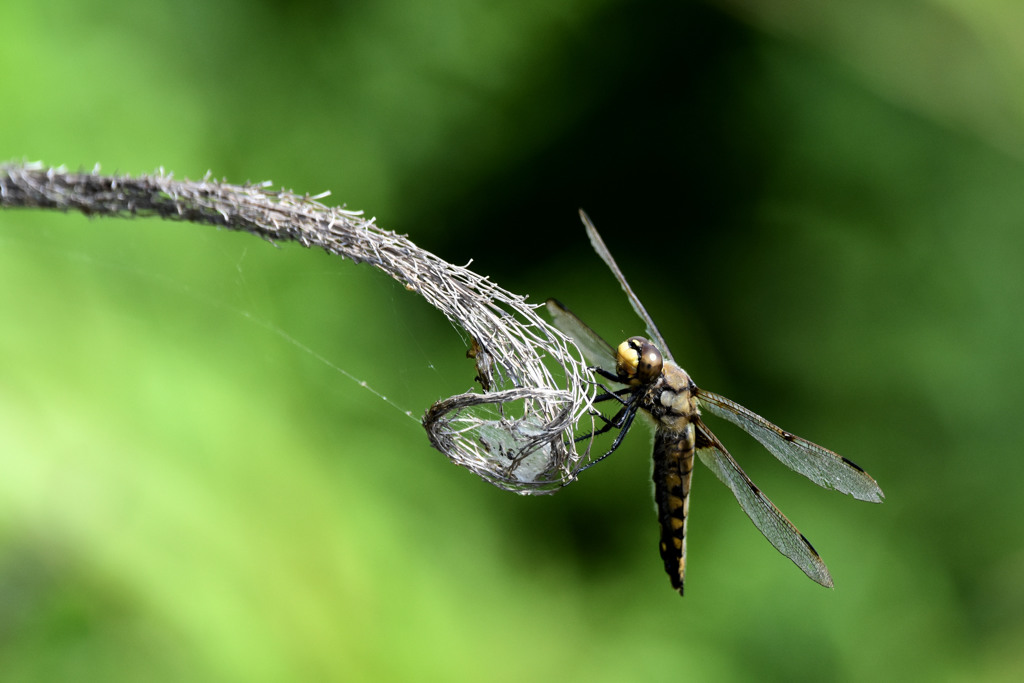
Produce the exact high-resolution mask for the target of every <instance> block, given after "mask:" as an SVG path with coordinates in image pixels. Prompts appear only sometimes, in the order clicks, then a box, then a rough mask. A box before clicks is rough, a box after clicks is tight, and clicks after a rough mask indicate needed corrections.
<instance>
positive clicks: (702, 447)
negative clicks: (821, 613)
mask: <svg viewBox="0 0 1024 683" xmlns="http://www.w3.org/2000/svg"><path fill="white" fill-rule="evenodd" d="M696 428H697V434H696V449H697V457H699V458H700V461H701V462H702V463H704V464H705V465H706V466H707V468H708V469H709V470H711V471H712V472H714V473H715V476H716V477H718V478H719V479H721V480H722V483H724V484H725V485H726V486H728V487H729V488H730V489H731V490H732V493H733V495H734V496H736V500H737V501H738V502H739V504H740V507H741V508H743V511H744V512H745V513H747V517H750V520H751V521H752V522H753V523H754V526H756V527H757V528H758V530H759V531H760V532H761V533H762V534H764V537H765V538H767V539H768V541H769V542H770V543H771V544H772V545H773V546H775V548H776V550H778V551H779V552H780V553H782V554H783V555H785V556H786V557H788V558H789V559H791V560H792V561H793V563H794V564H796V566H798V567H800V569H801V570H802V571H803V572H804V574H807V576H808V577H810V578H811V579H812V580H814V581H816V582H817V583H820V584H821V585H822V586H825V587H826V588H832V577H831V576H830V575H829V573H828V568H827V567H826V566H825V562H824V561H823V560H822V559H821V556H820V555H818V552H817V551H816V550H815V549H814V546H812V545H811V544H810V542H809V541H808V540H807V539H806V538H805V537H804V535H803V534H801V533H800V531H799V530H797V528H796V527H795V526H793V523H792V522H790V521H789V520H788V519H786V516H785V515H784V514H782V513H781V512H780V511H779V509H778V508H777V507H775V505H774V504H773V503H772V502H771V501H770V500H768V497H767V496H765V495H764V494H763V493H761V490H760V489H759V488H757V486H755V485H754V482H752V481H750V477H748V476H747V475H746V473H745V472H744V471H743V470H742V469H740V466H739V465H738V464H737V463H736V461H735V460H733V458H732V456H731V455H729V451H727V450H726V449H725V446H723V445H722V442H721V441H719V440H718V439H717V438H716V437H715V435H714V434H712V433H711V430H710V429H708V428H707V426H706V425H705V424H704V423H702V422H701V421H700V420H696Z"/></svg>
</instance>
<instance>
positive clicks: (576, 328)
mask: <svg viewBox="0 0 1024 683" xmlns="http://www.w3.org/2000/svg"><path fill="white" fill-rule="evenodd" d="M547 308H548V313H549V314H550V315H551V320H552V321H553V322H554V323H555V327H557V328H558V329H560V330H561V331H562V332H564V333H565V334H567V335H568V336H569V337H571V338H572V340H573V341H574V342H576V346H578V347H580V350H581V351H582V352H583V355H584V356H585V357H586V359H587V362H588V363H591V364H593V365H596V366H597V367H599V368H603V369H605V370H607V371H608V372H611V373H614V372H615V349H613V348H612V345H611V344H609V343H608V342H606V341H605V340H604V339H602V338H601V337H600V336H599V335H598V334H597V332H594V331H593V330H592V329H590V326H589V325H587V324H586V323H585V322H583V321H582V320H580V319H579V318H577V317H576V314H575V313H573V312H572V311H570V310H569V309H568V308H566V307H565V306H563V305H562V302H561V301H558V300H557V299H548V300H547Z"/></svg>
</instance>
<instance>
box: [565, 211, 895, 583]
mask: <svg viewBox="0 0 1024 683" xmlns="http://www.w3.org/2000/svg"><path fill="white" fill-rule="evenodd" d="M580 217H581V218H582V219H583V223H584V225H585V227H586V229H587V234H588V236H589V237H590V241H591V243H592V244H593V246H594V249H595V251H597V253H598V255H599V256H600V257H601V259H602V260H603V261H604V262H605V263H606V264H607V265H608V267H609V268H610V269H611V271H612V273H613V274H614V275H615V278H616V279H617V280H618V282H619V284H620V285H621V286H622V289H623V290H624V291H625V293H626V297H627V298H628V299H629V302H630V304H631V305H632V306H633V310H634V311H636V313H637V315H638V316H639V317H640V319H641V320H643V322H644V323H645V325H646V328H647V334H648V335H649V337H650V338H649V339H648V338H644V337H630V338H629V339H626V340H625V341H623V342H622V343H621V344H619V346H618V347H612V345H611V344H609V343H608V342H606V341H605V340H604V339H602V338H601V337H600V336H598V334H597V333H596V332H594V331H593V330H592V329H591V328H590V327H589V326H587V324H586V323H584V322H583V321H582V320H580V319H579V318H578V317H576V316H575V315H574V314H573V313H572V312H570V311H569V310H568V309H567V308H566V307H565V306H563V305H562V304H561V303H560V302H559V301H557V300H555V299H548V301H547V304H546V305H547V309H548V312H549V313H550V315H551V317H552V320H553V321H554V324H555V326H556V327H558V328H559V329H560V330H561V331H562V332H564V333H565V334H567V335H568V336H569V337H571V338H572V339H573V340H574V341H575V342H576V345H577V346H578V347H579V348H580V350H581V351H583V354H584V356H585V357H586V359H587V362H589V363H593V364H594V365H593V367H591V368H589V369H590V370H591V371H592V372H593V373H594V374H595V375H597V376H600V377H601V378H603V379H605V380H608V381H609V382H613V383H615V384H616V385H623V388H621V389H616V390H612V389H609V388H607V387H605V386H604V385H600V386H601V389H602V390H603V393H600V394H598V395H597V396H596V398H595V401H615V402H617V403H618V404H619V406H620V407H619V410H618V412H617V413H616V414H615V415H613V416H612V417H610V418H609V417H605V416H604V415H603V414H601V413H598V415H597V416H598V417H600V418H601V419H603V420H604V425H603V426H601V427H599V428H597V429H596V430H594V431H593V432H592V433H591V434H587V435H585V436H583V437H580V439H587V438H590V437H591V436H595V435H598V434H602V433H605V432H608V431H611V430H613V429H617V430H618V433H617V434H616V436H615V439H614V441H613V442H612V444H611V447H610V448H609V449H608V451H607V452H606V453H604V454H603V455H601V456H600V457H598V458H595V459H594V460H592V461H591V462H590V463H589V464H588V465H587V467H591V466H593V465H595V464H597V463H598V462H599V461H601V460H603V459H604V458H607V457H608V456H609V455H611V454H612V453H613V452H614V451H615V450H616V449H617V448H618V447H619V446H620V444H621V443H622V440H623V438H624V437H625V436H626V433H627V432H628V431H629V428H630V426H632V424H633V421H634V419H635V418H636V416H637V414H638V413H641V412H642V413H646V414H647V415H648V416H649V417H650V418H651V419H652V420H653V421H654V424H655V432H654V453H653V459H654V474H653V478H654V497H655V503H656V505H657V509H658V523H659V525H660V527H661V538H660V546H659V549H660V551H661V558H662V560H663V561H664V563H665V571H666V572H667V573H668V576H669V579H670V580H671V583H672V587H673V588H675V589H676V590H677V591H679V594H680V595H682V594H683V581H684V575H685V573H686V522H687V518H688V516H689V500H690V499H689V495H690V482H691V478H692V475H693V462H694V455H696V456H697V457H698V458H699V459H700V461H701V462H703V463H704V465H705V466H707V468H708V469H710V470H711V471H712V472H714V473H715V475H716V476H717V477H718V479H720V480H721V481H722V482H723V483H724V484H725V485H726V486H728V487H729V489H730V490H731V491H732V493H733V495H734V496H735V497H736V500H737V501H738V502H739V504H740V507H741V508H742V509H743V511H744V512H745V513H746V514H747V516H748V517H750V519H751V521H752V522H753V523H754V525H755V526H756V527H757V528H758V530H760V532H761V533H762V534H764V536H765V538H767V539H768V541H769V542H771V544H772V545H773V546H775V548H776V549H777V550H778V551H779V552H781V553H782V554H783V555H785V556H786V557H788V558H789V559H790V560H792V561H793V562H794V563H795V564H796V566H797V567H799V568H800V569H801V570H802V571H803V572H804V573H805V574H806V575H807V576H808V577H809V578H810V579H812V580H813V581H816V582H817V583H819V584H821V585H822V586H825V587H827V588H832V587H833V582H832V576H831V575H830V574H829V571H828V568H827V567H826V566H825V562H824V561H823V560H822V559H821V556H820V555H819V554H818V552H817V551H816V550H815V549H814V546H812V545H811V543H810V542H809V541H808V540H807V538H806V537H805V536H804V535H803V534H801V533H800V531H798V530H797V528H796V527H795V526H794V525H793V523H792V522H790V521H789V520H788V519H787V518H786V516H785V515H783V514H782V512H780V511H779V509H778V508H777V507H775V505H774V504H773V503H772V502H771V501H770V500H769V499H768V497H767V496H765V495H764V493H762V492H761V489H759V488H758V487H757V486H756V485H755V484H754V482H752V481H751V480H750V477H748V476H747V475H746V473H744V471H743V469H742V468H741V467H740V466H739V464H738V463H737V462H736V460H735V459H734V458H733V457H732V455H730V454H729V451H728V450H727V449H726V447H725V446H724V445H722V442H721V441H719V440H718V437H716V436H715V435H714V433H713V432H712V431H711V430H710V429H709V428H708V426H707V425H705V424H704V421H703V419H702V415H703V414H704V413H710V414H711V415H714V416H715V417H719V418H722V419H724V420H726V421H728V422H732V423H733V424H735V425H737V426H739V427H740V428H741V429H743V430H744V431H745V432H747V433H748V434H749V435H750V436H752V437H754V438H755V439H757V441H759V442H760V443H761V445H762V446H764V447H765V448H766V449H767V450H768V451H769V452H771V454H772V455H774V456H775V457H776V458H777V459H778V460H779V461H781V462H782V464H784V465H786V466H787V467H789V468H790V469H792V470H793V471H795V472H798V473H799V474H802V475H803V476H805V477H807V478H808V479H810V480H811V481H813V482H814V483H815V484H818V485H819V486H821V487H823V488H826V489H834V490H836V491H840V492H842V493H846V494H849V495H851V496H853V497H854V498H856V499H858V500H863V501H868V502H872V503H881V502H882V500H883V499H884V494H883V493H882V489H881V488H879V486H878V483H877V482H876V481H875V480H874V479H873V478H872V477H871V476H870V475H869V474H868V473H867V472H865V471H864V470H863V469H861V468H860V467H859V466H858V465H856V464H855V463H854V462H853V461H851V460H848V459H847V458H844V457H843V456H841V455H839V454H837V453H834V452H832V451H830V450H829V449H827V448H824V447H822V446H819V445H817V444H814V443H811V442H810V441H807V440H806V439H802V438H800V437H799V436H796V435H794V434H792V433H790V432H787V431H785V430H784V429H781V428H780V427H777V426H776V425H774V424H772V423H771V422H769V421H768V420H766V419H764V418H763V417H761V416H760V415H758V414H756V413H754V412H752V411H750V410H747V409H746V408H744V407H743V406H741V405H740V404H738V403H736V402H735V401H731V400H729V399H728V398H725V397H724V396H720V395H718V394H716V393H714V392H711V391H707V390H705V389H701V388H699V387H698V386H697V385H696V384H695V383H694V381H693V380H692V379H691V378H690V376H689V374H687V372H686V371H685V370H683V368H682V367H680V366H679V365H677V364H676V363H675V361H674V360H673V358H672V355H671V352H670V351H669V349H668V345H667V344H666V343H665V340H664V338H663V337H662V336H661V333H660V332H659V331H658V327H657V325H655V324H654V320H653V319H652V318H651V316H650V315H649V314H648V313H647V310H646V309H645V308H644V306H643V304H642V303H641V302H640V299H639V298H637V296H636V294H634V293H633V290H632V288H630V286H629V283H628V282H627V281H626V278H625V277H624V276H623V275H622V271H621V270H619V267H618V265H617V264H616V263H615V259H613V258H612V255H611V252H609V251H608V248H607V247H606V246H605V244H604V241H603V240H602V239H601V236H600V235H599V234H598V232H597V229H596V228H595V227H594V225H593V223H592V222H591V221H590V219H589V218H588V217H587V215H586V214H585V213H584V212H583V211H580ZM652 340H653V341H652ZM584 469H585V468H584Z"/></svg>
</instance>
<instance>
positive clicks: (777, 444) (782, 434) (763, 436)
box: [697, 389, 885, 503]
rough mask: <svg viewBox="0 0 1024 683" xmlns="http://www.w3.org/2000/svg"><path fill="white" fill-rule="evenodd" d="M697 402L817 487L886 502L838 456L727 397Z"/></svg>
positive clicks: (700, 394)
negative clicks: (758, 442) (741, 431)
mask: <svg viewBox="0 0 1024 683" xmlns="http://www.w3.org/2000/svg"><path fill="white" fill-rule="evenodd" d="M697 398H698V399H699V401H700V406H701V408H703V409H704V410H705V411H707V412H709V413H711V414H712V415H715V416H717V417H720V418H722V419H724V420H728V421H729V422H732V423H733V424H735V425H737V426H739V427H740V428H741V429H743V431H745V432H746V433H747V434H750V435H751V436H752V437H754V438H755V439H757V440H758V441H760V442H761V445H763V446H764V447H765V448H767V449H768V450H769V451H771V453H772V455H774V456H775V457H776V458H778V459H779V461H780V462H781V463H782V464H784V465H785V466H786V467H788V468H789V469H791V470H793V471H794V472H799V473H800V474H802V475H804V476H805V477H807V478H808V479H810V480H811V481H813V482H814V483H815V484H817V485H818V486H821V487H823V488H826V489H835V490H836V491H842V492H843V493H848V494H850V495H851V496H853V497H854V498H856V499H858V500H865V501H868V502H870V503H881V502H882V499H883V498H885V494H883V493H882V489H881V488H879V486H878V482H876V481H875V480H874V479H872V478H871V476H870V475H869V474H868V473H867V472H865V471H864V470H862V469H861V468H860V467H858V466H857V465H856V464H855V463H854V462H852V461H850V460H847V459H846V458H844V457H843V456H841V455H839V454H838V453H833V452H832V451H830V450H828V449H827V448H822V447H821V446H819V445H817V444H815V443H811V442H810V441H807V440H806V439H801V438H800V437H799V436H795V435H793V434H790V433H789V432H787V431H784V430H782V429H780V428H779V427H777V426H775V425H773V424H772V423H771V422H769V421H768V420H766V419H764V418H763V417H761V416H760V415H758V414H756V413H753V412H751V411H749V410H747V409H746V408H744V407H743V406H741V405H740V404H738V403H736V402H735V401H730V400H729V399H727V398H725V397H724V396H719V395H718V394H715V393H713V392H710V391H704V390H703V389H699V390H698V391H697Z"/></svg>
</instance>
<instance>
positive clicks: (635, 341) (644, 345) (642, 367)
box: [615, 337, 665, 387]
mask: <svg viewBox="0 0 1024 683" xmlns="http://www.w3.org/2000/svg"><path fill="white" fill-rule="evenodd" d="M664 365H665V360H664V358H663V357H662V355H661V351H659V350H658V347H657V346H655V345H654V344H652V343H651V342H649V341H648V340H646V339H644V338H643V337H630V338H629V339H627V340H626V341H624V342H622V343H621V344H619V348H618V349H616V350H615V372H616V373H617V374H618V376H619V380H620V381H621V382H622V383H623V384H628V385H629V386H633V387H637V386H643V385H646V384H652V383H654V382H656V381H657V380H658V378H659V377H660V376H661V369H662V367H664Z"/></svg>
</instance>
